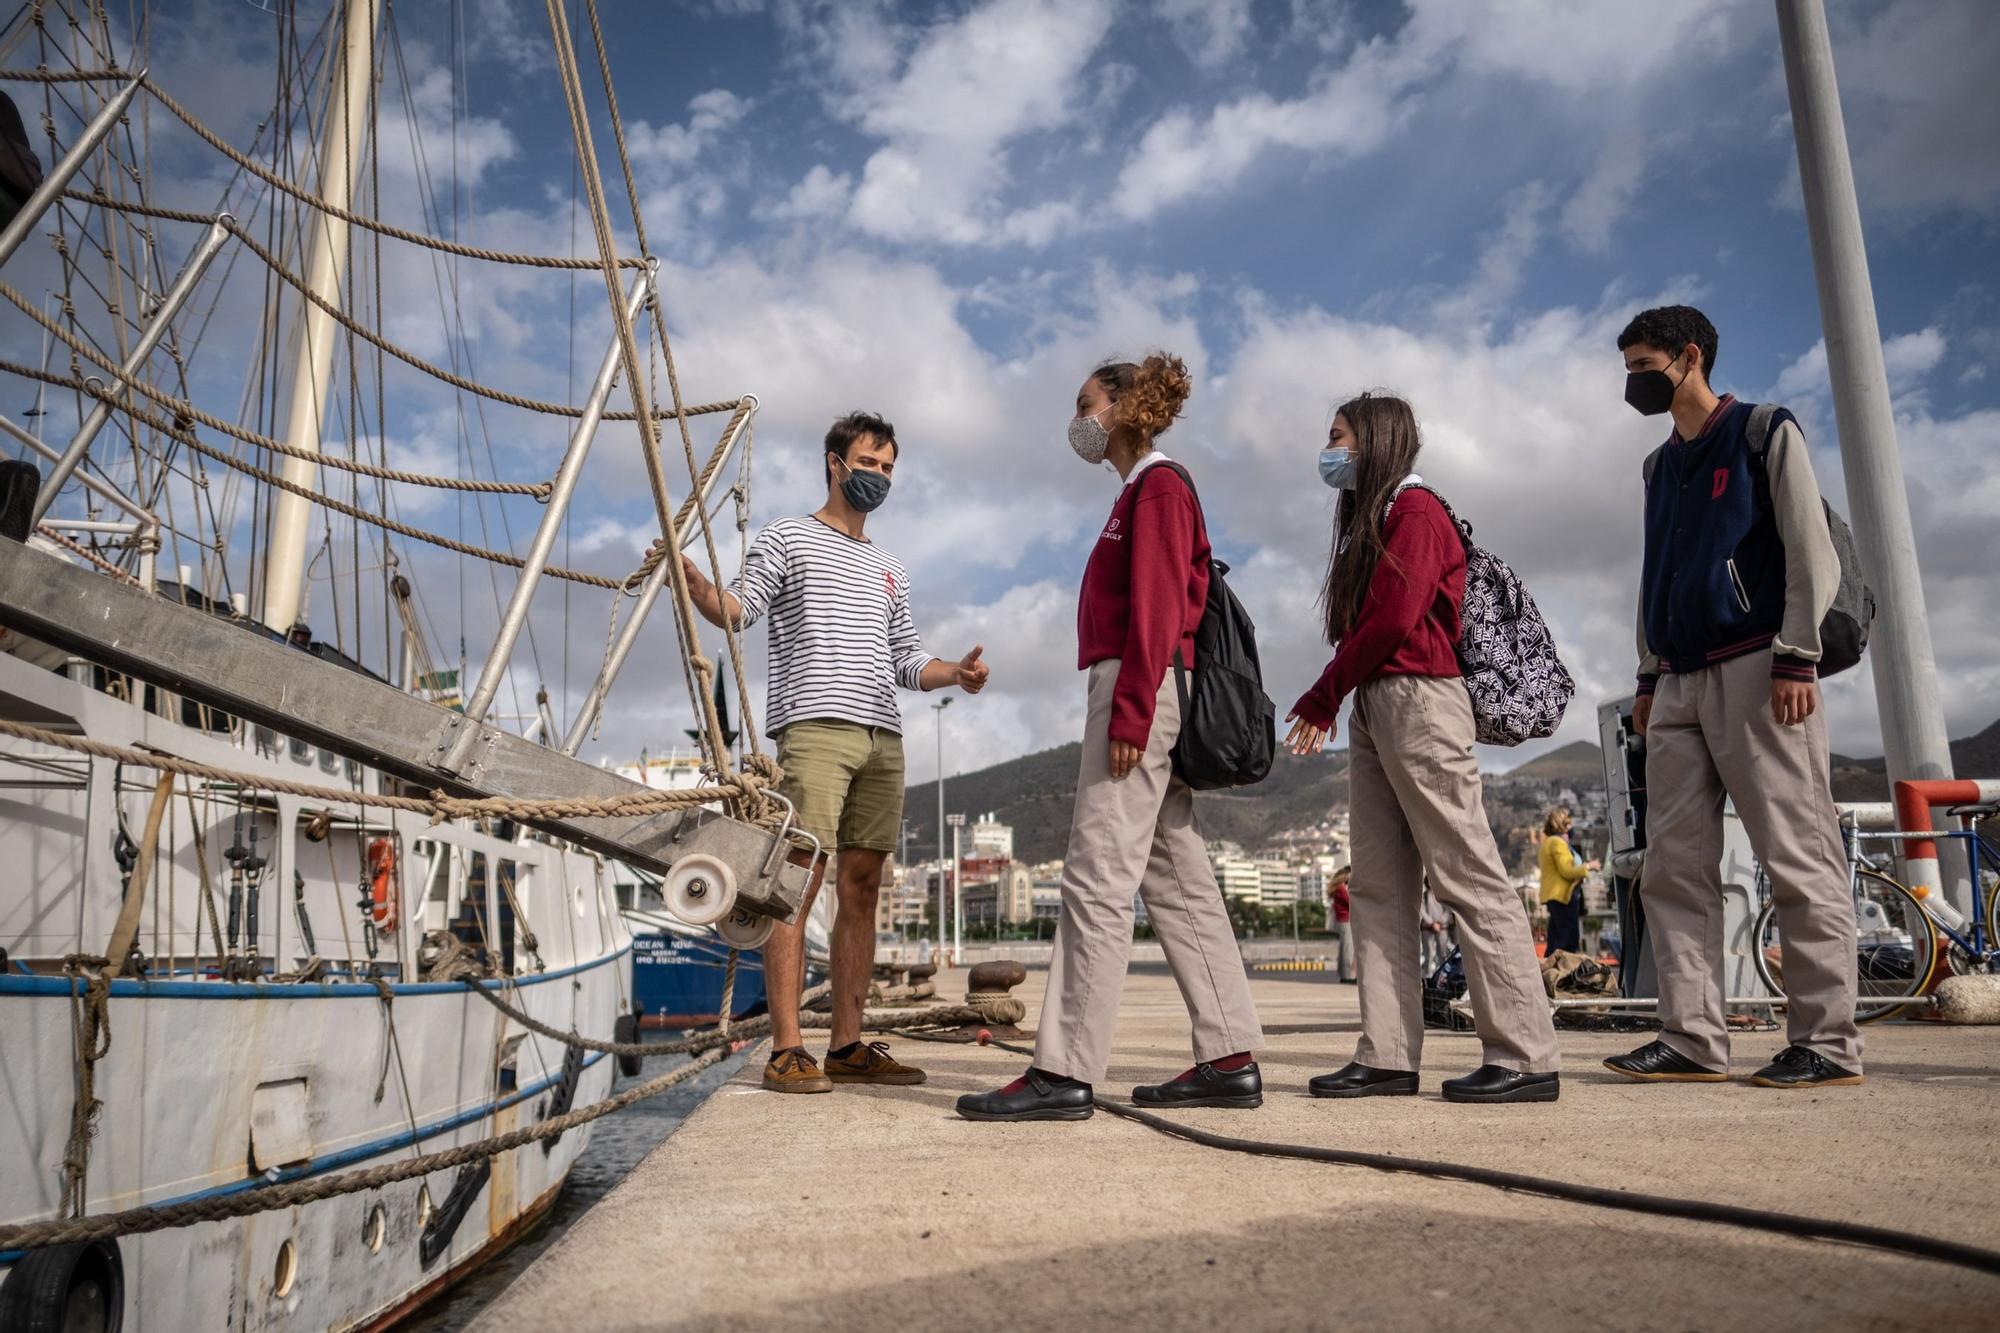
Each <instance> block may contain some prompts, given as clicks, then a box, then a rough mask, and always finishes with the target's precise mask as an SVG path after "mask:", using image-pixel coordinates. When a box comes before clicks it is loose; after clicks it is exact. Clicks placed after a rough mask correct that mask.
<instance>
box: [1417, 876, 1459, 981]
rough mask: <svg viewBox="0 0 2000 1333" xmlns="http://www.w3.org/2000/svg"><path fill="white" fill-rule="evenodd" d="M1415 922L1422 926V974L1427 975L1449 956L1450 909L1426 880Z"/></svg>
mask: <svg viewBox="0 0 2000 1333" xmlns="http://www.w3.org/2000/svg"><path fill="white" fill-rule="evenodd" d="M1417 924H1418V925H1419V926H1421V927H1422V928H1423V935H1424V975H1425V976H1429V975H1430V974H1431V973H1433V972H1435V971H1437V970H1438V969H1439V968H1441V967H1443V966H1444V960H1445V959H1447V958H1449V957H1450V956H1451V934H1450V932H1451V909H1450V908H1449V907H1446V906H1445V905H1444V903H1443V901H1442V900H1440V899H1439V898H1438V896H1437V894H1435V893H1433V892H1432V891H1431V886H1430V882H1429V881H1428V880H1426V881H1425V882H1424V905H1423V907H1422V909H1420V911H1419V914H1418V917H1417Z"/></svg>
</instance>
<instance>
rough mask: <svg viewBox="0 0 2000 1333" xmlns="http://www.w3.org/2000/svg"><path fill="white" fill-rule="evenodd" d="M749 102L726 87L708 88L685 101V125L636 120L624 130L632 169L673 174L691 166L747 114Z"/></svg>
mask: <svg viewBox="0 0 2000 1333" xmlns="http://www.w3.org/2000/svg"><path fill="white" fill-rule="evenodd" d="M750 105H751V104H750V102H749V101H748V100H747V99H745V98H742V97H738V96H737V95H736V94H735V93H733V92H731V91H729V89H727V88H711V89H709V90H708V91H707V92H704V93H697V94H696V95H695V96H694V97H693V98H691V99H689V101H688V118H687V123H686V124H684V125H659V126H655V125H652V124H649V123H648V122H646V121H644V120H635V121H632V122H630V123H628V124H627V125H626V127H625V144H626V147H627V148H628V149H629V150H630V151H631V154H632V163H633V166H634V167H635V168H639V167H652V168H654V169H656V170H660V171H673V170H679V169H682V168H685V167H687V166H689V165H691V164H692V163H693V162H694V161H695V159H696V158H698V157H700V156H701V155H702V154H703V153H704V152H706V151H707V150H708V149H709V148H711V147H713V146H714V145H715V143H716V142H717V141H718V140H719V139H720V138H721V137H722V135H723V132H724V131H726V130H728V129H730V128H731V127H732V126H734V125H736V124H737V123H738V122H739V121H741V120H742V119H743V117H744V116H746V115H748V114H749V113H750Z"/></svg>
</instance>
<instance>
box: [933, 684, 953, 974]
mask: <svg viewBox="0 0 2000 1333" xmlns="http://www.w3.org/2000/svg"><path fill="white" fill-rule="evenodd" d="M949 707H951V699H950V698H949V697H946V698H943V699H940V700H938V701H937V702H936V703H934V704H932V705H931V711H932V712H933V713H935V714H937V798H938V822H937V833H938V916H937V947H938V953H939V954H942V953H944V710H945V709H947V708H949Z"/></svg>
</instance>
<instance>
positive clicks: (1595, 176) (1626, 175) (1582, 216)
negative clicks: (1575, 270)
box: [1562, 132, 1645, 254]
mask: <svg viewBox="0 0 2000 1333" xmlns="http://www.w3.org/2000/svg"><path fill="white" fill-rule="evenodd" d="M1644 176H1645V157H1644V144H1643V142H1642V141H1641V139H1640V137H1639V136H1638V135H1637V134H1634V133H1630V132H1616V133H1613V134H1611V135H1609V136H1608V137H1607V138H1606V139H1605V141H1604V146H1603V147H1602V148H1601V149H1600V150H1599V152H1598V155H1597V165H1596V166H1595V167H1594V168H1592V170H1591V173H1590V175H1589V176H1587V177H1585V178H1584V182H1583V184H1582V185H1580V186H1578V187H1577V190H1576V193H1575V194H1573V195H1571V196H1570V198H1569V201H1568V202H1567V203H1565V204H1564V205H1563V211H1562V229H1563V235H1565V236H1566V237H1568V238H1569V240H1570V243H1571V244H1573V245H1575V246H1576V247H1577V248H1578V249H1580V250H1583V251H1586V252H1588V253H1590V254H1603V253H1604V251H1605V250H1607V249H1608V248H1609V247H1610V245H1611V230H1612V228H1613V227H1615V226H1616V225H1617V223H1618V221H1619V219H1621V218H1623V217H1624V216H1625V212H1626V210H1627V209H1628V208H1630V207H1631V205H1632V200H1633V198H1634V196H1636V195H1637V194H1638V192H1639V185H1640V183H1641V181H1642V180H1643V179H1644Z"/></svg>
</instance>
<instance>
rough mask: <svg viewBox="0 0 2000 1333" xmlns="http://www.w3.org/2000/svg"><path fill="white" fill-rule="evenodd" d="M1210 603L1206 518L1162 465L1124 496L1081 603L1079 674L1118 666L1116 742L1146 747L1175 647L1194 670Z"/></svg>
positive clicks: (1086, 571)
mask: <svg viewBox="0 0 2000 1333" xmlns="http://www.w3.org/2000/svg"><path fill="white" fill-rule="evenodd" d="M1207 602H1208V533H1207V532H1206V531H1205V530H1204V528H1203V526H1202V521H1201V511H1200V510H1199V509H1198V508H1197V507H1196V505H1195V499H1194V495H1193V493H1192V492H1191V491H1189V490H1188V487H1187V483H1186V482H1184V481H1182V480H1181V479H1180V475H1179V474H1178V473H1176V472H1175V471H1174V470H1173V469H1172V468H1170V467H1168V466H1166V464H1165V462H1164V461H1162V462H1159V463H1154V464H1152V465H1150V466H1149V467H1147V468H1146V469H1145V470H1144V471H1142V472H1140V473H1139V474H1138V475H1136V476H1135V477H1133V478H1132V480H1131V482H1130V483H1129V484H1128V485H1126V487H1125V488H1124V489H1123V490H1121V491H1119V492H1118V499H1117V501H1116V502H1115V503H1113V504H1112V506H1111V517H1110V519H1109V520H1107V521H1106V523H1105V525H1104V531H1103V532H1102V533H1100V534H1099V535H1098V538H1097V545H1096V546H1095V547H1093V548H1092V549H1091V552H1090V563H1088V564H1086V565H1085V566H1084V567H1083V591H1082V592H1080V593H1079V594H1078V595H1077V599H1076V666H1077V670H1079V671H1081V670H1083V669H1084V668H1086V667H1089V666H1090V665H1092V664H1093V663H1096V662H1103V661H1106V660H1108V659H1110V658H1114V657H1115V658H1117V659H1118V685H1117V688H1116V690H1115V691H1114V693H1113V694H1112V696H1111V739H1112V740H1114V741H1125V742H1126V743H1128V744H1131V745H1136V746H1138V747H1139V748H1140V749H1142V750H1143V749H1145V748H1146V738H1147V737H1148V736H1150V735H1151V734H1152V731H1153V700H1154V698H1155V697H1156V696H1157V695H1158V694H1159V692H1160V682H1161V681H1162V680H1164V679H1166V673H1167V671H1168V669H1169V668H1170V667H1171V666H1172V665H1173V658H1174V648H1175V647H1176V646H1179V648H1180V650H1181V661H1182V662H1184V663H1186V664H1187V666H1188V667H1189V668H1192V667H1193V666H1194V631H1195V626H1197V625H1199V624H1200V623H1201V612H1202V608H1203V607H1204V606H1205V605H1206V604H1207Z"/></svg>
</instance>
